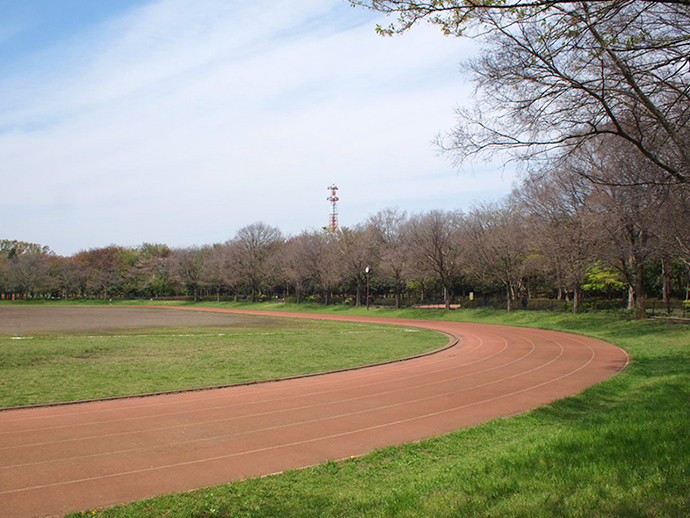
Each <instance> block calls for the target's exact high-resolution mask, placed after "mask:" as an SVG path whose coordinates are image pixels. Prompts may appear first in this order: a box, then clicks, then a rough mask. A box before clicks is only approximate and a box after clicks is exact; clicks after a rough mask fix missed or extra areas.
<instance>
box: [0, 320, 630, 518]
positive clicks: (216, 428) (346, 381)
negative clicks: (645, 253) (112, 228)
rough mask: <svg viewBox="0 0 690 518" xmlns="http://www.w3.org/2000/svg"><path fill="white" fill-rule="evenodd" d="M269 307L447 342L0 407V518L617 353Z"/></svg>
mask: <svg viewBox="0 0 690 518" xmlns="http://www.w3.org/2000/svg"><path fill="white" fill-rule="evenodd" d="M194 310H195V311H198V310H199V309H197V308H195V309H194ZM212 311H223V310H212ZM225 311H229V310H225ZM243 313H252V312H243ZM255 313H256V314H261V315H270V314H271V313H268V312H264V311H261V312H255ZM274 314H275V315H277V316H282V317H287V316H289V317H301V318H315V319H336V318H338V319H341V320H349V321H367V322H375V323H388V324H398V325H404V326H416V327H423V328H429V329H436V330H439V331H443V332H445V333H447V334H449V335H450V336H451V337H454V338H453V340H456V339H457V340H458V344H457V345H456V346H454V347H451V348H449V349H446V350H444V351H442V352H439V353H437V354H433V355H430V356H425V357H421V358H416V359H412V360H409V361H403V362H395V363H390V364H386V365H380V366H376V367H370V368H365V369H359V370H353V371H348V372H339V373H333V374H326V375H322V376H315V377H307V378H301V379H291V380H284V381H279V382H273V383H265V384H255V385H246V386H237V387H231V388H224V389H217V390H212V391H202V392H187V393H181V394H173V395H163V396H154V397H148V398H135V399H121V400H116V401H104V402H95V403H86V404H79V405H69V406H59V407H47V408H34V409H24V410H10V411H5V412H0V516H2V517H7V518H22V517H33V516H38V515H48V516H53V515H62V514H64V513H67V512H71V511H79V510H85V509H94V508H97V507H99V508H101V507H105V506H111V505H114V504H118V503H125V502H130V501H133V500H139V499H143V498H146V497H150V496H154V495H159V494H165V493H171V492H179V491H187V490H191V489H194V488H199V487H204V486H210V485H216V484H221V483H224V482H228V481H231V480H237V479H242V478H245V477H252V476H257V475H265V474H270V473H277V472H280V471H283V470H286V469H291V468H299V467H305V466H310V465H314V464H318V463H321V462H324V461H326V460H328V459H331V460H335V459H342V458H347V457H350V456H357V455H362V454H365V453H367V452H370V451H372V450H373V449H375V448H380V447H383V446H388V445H393V444H401V443H405V442H410V441H417V440H421V439H423V438H426V437H430V436H434V435H439V434H443V433H447V432H450V431H452V430H456V429H458V428H463V427H467V426H472V425H476V424H478V423H481V422H483V421H486V420H489V419H494V418H497V417H502V416H508V415H512V414H516V413H519V412H524V411H526V410H528V409H531V408H534V407H537V406H540V405H543V404H546V403H549V402H551V401H554V400H556V399H560V398H563V397H566V396H569V395H572V394H576V393H578V392H580V391H582V390H583V389H585V388H587V387H589V386H591V385H593V384H595V383H597V382H599V381H603V380H605V379H608V378H609V377H611V376H613V375H615V374H617V373H618V372H620V371H621V370H622V369H624V368H625V366H626V365H627V363H628V356H627V354H626V353H625V352H624V351H623V350H621V349H619V348H617V347H615V346H613V345H610V344H608V343H605V342H602V341H599V340H595V339H591V338H585V337H581V336H574V335H569V334H564V333H557V332H553V331H542V330H535V329H525V328H513V327H504V326H490V325H481V324H464V323H455V322H436V321H421V320H397V319H377V318H353V317H347V318H346V317H335V316H331V315H328V316H326V315H296V314H285V313H274Z"/></svg>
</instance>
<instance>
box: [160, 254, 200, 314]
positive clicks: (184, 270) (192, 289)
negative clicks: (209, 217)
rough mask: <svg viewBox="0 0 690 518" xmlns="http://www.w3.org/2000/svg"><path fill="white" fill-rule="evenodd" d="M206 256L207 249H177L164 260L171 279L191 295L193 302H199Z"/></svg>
mask: <svg viewBox="0 0 690 518" xmlns="http://www.w3.org/2000/svg"><path fill="white" fill-rule="evenodd" d="M207 254H208V248H199V247H190V248H178V249H176V250H173V252H172V254H170V256H169V257H168V258H167V259H166V263H167V265H168V268H169V271H170V274H171V276H172V277H173V279H175V280H177V282H178V283H179V284H180V286H182V287H184V288H185V289H186V291H187V293H191V294H192V296H193V297H194V302H198V300H199V291H200V289H201V286H202V283H203V278H202V271H203V268H204V262H205V260H206V256H207Z"/></svg>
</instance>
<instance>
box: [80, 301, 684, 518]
mask: <svg viewBox="0 0 690 518" xmlns="http://www.w3.org/2000/svg"><path fill="white" fill-rule="evenodd" d="M242 307H248V306H247V305H243V306H242ZM261 307H264V308H266V309H275V308H273V307H269V306H267V305H265V306H261ZM283 308H284V309H288V308H291V309H293V310H304V309H306V308H305V307H304V306H301V307H300V306H288V307H286V306H283ZM319 310H320V311H325V312H329V311H330V312H341V313H342V312H345V310H343V309H342V308H331V309H324V308H319ZM349 312H351V313H360V314H361V313H363V312H365V310H359V309H353V310H349ZM368 314H371V315H372V316H373V315H376V316H383V315H388V316H400V317H405V318H423V317H425V318H439V319H448V320H465V321H476V322H486V323H498V324H508V325H525V326H533V327H543V328H550V329H557V330H564V331H570V332H575V333H581V334H587V335H591V336H596V337H598V338H601V339H604V340H607V341H609V342H612V343H615V344H617V345H619V346H621V347H623V348H624V349H626V350H627V351H628V352H629V353H630V354H631V356H632V363H631V365H630V366H629V367H628V368H627V369H626V370H625V371H624V372H623V373H622V374H620V375H618V376H616V377H615V378H612V379H610V380H608V381H606V382H604V383H601V384H599V385H597V386H595V387H592V388H590V389H588V390H586V391H585V392H583V393H581V394H579V395H577V396H575V397H571V398H568V399H565V400H562V401H558V402H556V403H554V404H551V405H548V406H546V407H542V408H539V409H536V410H534V411H531V412H528V413H525V414H522V415H519V416H515V417H511V418H506V419H498V420H494V421H491V422H488V423H485V424H483V425H480V426H477V427H473V428H469V429H465V430H460V431H457V432H455V433H452V434H449V435H445V436H442V437H438V438H434V439H430V440H426V441H422V442H420V443H414V444H407V445H404V446H399V447H390V448H386V449H383V450H380V451H376V452H374V453H371V454H369V455H367V456H365V457H362V458H358V459H350V460H346V461H341V462H328V463H326V464H323V465H320V466H316V467H314V468H309V469H304V470H296V471H290V472H287V473H284V474H282V475H276V476H270V477H265V478H258V479H251V480H246V481H243V482H237V483H231V484H227V485H223V486H218V487H213V488H207V489H203V490H198V491H193V492H190V493H184V494H178V495H169V496H164V497H160V498H154V499H151V500H146V501H142V502H136V503H133V504H130V505H126V506H121V507H116V508H112V509H107V510H103V511H100V510H99V511H98V512H97V513H96V514H98V515H100V516H106V517H110V518H114V517H120V518H124V517H127V518H153V517H171V518H172V517H178V518H182V517H184V518H209V517H216V516H225V517H230V516H231V517H360V516H367V517H434V518H436V517H487V516H491V517H530V518H531V517H553V516H562V517H597V516H599V517H620V518H636V517H640V518H641V517H679V518H680V517H687V516H690V327H689V326H687V325H684V324H670V323H664V322H657V321H643V322H636V321H632V320H629V319H627V318H625V317H624V316H620V315H603V314H588V315H579V316H578V315H576V316H572V315H562V314H549V313H535V312H515V313H513V314H506V313H504V312H497V311H484V310H471V311H470V310H462V311H453V312H448V313H444V312H442V311H430V310H421V311H419V310H418V311H415V310H405V311H398V312H395V311H384V310H373V309H372V310H371V311H370V312H369V313H368ZM91 513H92V511H88V512H85V513H84V515H86V514H89V515H90V514H91ZM70 516H71V517H76V516H80V514H78V513H77V514H73V515H70Z"/></svg>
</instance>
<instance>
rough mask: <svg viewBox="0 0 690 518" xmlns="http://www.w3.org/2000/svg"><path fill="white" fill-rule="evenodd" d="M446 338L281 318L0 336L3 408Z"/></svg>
mask: <svg viewBox="0 0 690 518" xmlns="http://www.w3.org/2000/svg"><path fill="white" fill-rule="evenodd" d="M267 322H273V325H272V326H271V327H267V326H266V325H267V324H266V323H267ZM410 331H413V332H410ZM447 342H448V338H447V337H446V336H444V335H442V334H440V333H436V332H433V331H427V330H422V329H414V330H412V329H406V328H403V327H399V326H385V325H375V326H371V325H365V324H356V323H344V322H321V321H315V320H298V319H285V318H274V319H266V318H261V319H257V324H256V325H255V326H253V327H252V326H251V325H250V326H248V327H242V328H238V327H232V328H229V329H213V328H203V329H196V328H164V329H160V328H159V329H148V330H147V329H138V330H123V331H122V332H118V334H107V335H102V336H101V335H85V334H39V335H36V336H31V337H30V338H27V339H21V340H19V339H16V337H10V336H0V389H1V390H0V407H7V406H18V405H27V404H37V403H47V402H54V401H74V400H80V399H89V398H98V397H110V396H119V395H128V394H140V393H147V392H158V391H165V390H177V389H185V388H194V387H204V386H213V385H222V384H232V383H241V382H247V381H255V380H262V379H270V378H281V377H285V376H294V375H299V374H308V373H314V372H321V371H325V370H332V369H340V368H348V367H355V366H358V365H364V364H369V363H376V362H380V361H386V360H390V359H395V358H401V357H405V356H409V355H414V354H418V353H421V352H426V351H429V350H433V349H436V348H438V347H442V346H443V345H445V344H446V343H447Z"/></svg>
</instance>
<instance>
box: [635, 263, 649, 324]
mask: <svg viewBox="0 0 690 518" xmlns="http://www.w3.org/2000/svg"><path fill="white" fill-rule="evenodd" d="M646 298H647V297H646V294H645V291H644V265H642V264H638V265H637V275H636V279H635V320H644V319H645V318H647V307H646Z"/></svg>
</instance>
